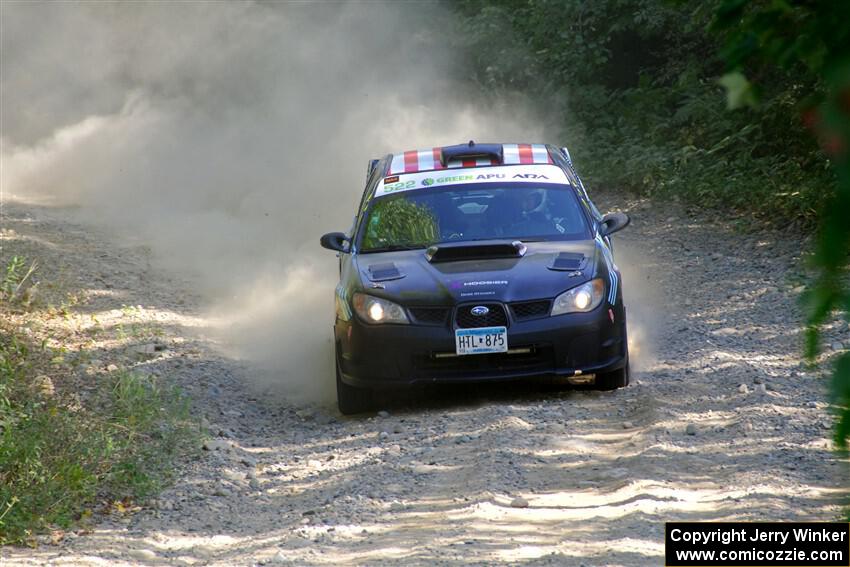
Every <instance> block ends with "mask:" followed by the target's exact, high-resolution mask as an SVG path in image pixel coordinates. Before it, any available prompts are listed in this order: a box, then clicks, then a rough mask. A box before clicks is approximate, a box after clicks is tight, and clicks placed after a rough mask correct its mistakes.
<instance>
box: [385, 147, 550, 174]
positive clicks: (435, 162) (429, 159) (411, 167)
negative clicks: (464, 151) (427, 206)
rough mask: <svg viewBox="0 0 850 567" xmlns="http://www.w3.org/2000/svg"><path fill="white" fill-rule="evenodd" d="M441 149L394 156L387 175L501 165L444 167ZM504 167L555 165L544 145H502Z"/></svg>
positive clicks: (476, 162) (474, 162) (472, 162)
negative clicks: (441, 161) (540, 164)
mask: <svg viewBox="0 0 850 567" xmlns="http://www.w3.org/2000/svg"><path fill="white" fill-rule="evenodd" d="M440 149H441V148H431V149H429V150H410V151H408V152H404V153H401V154H395V155H393V160H392V162H391V163H390V170H389V171H388V172H387V175H396V174H399V173H416V172H418V171H435V170H438V169H446V168H455V167H476V166H480V165H499V163H498V162H497V161H496V160H495V159H491V158H477V159H464V160H459V159H458V160H452V161H450V162H449V163H448V165H446V166H444V165H443V164H442V163H440ZM502 156H503V161H502V165H527V164H535V163H553V162H552V158H551V157H550V156H549V151H548V150H547V149H546V146H545V145H543V144H502Z"/></svg>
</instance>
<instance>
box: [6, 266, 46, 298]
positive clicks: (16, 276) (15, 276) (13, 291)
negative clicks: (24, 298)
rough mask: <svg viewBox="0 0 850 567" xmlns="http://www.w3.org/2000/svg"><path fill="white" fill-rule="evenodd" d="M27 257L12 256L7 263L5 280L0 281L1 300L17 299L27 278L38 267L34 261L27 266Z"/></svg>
mask: <svg viewBox="0 0 850 567" xmlns="http://www.w3.org/2000/svg"><path fill="white" fill-rule="evenodd" d="M26 266H27V259H26V258H24V257H23V256H12V258H11V259H10V260H9V261H8V262H7V263H6V269H5V273H4V274H3V280H2V282H0V300H5V301H12V300H14V299H17V298H18V297H19V295H20V293H21V290H22V288H23V286H24V285H25V284H26V283H27V280H29V279H30V277H31V276H32V275H33V274H34V273H35V271H36V270H37V269H38V263H37V262H35V261H33V262H32V263H30V265H29V267H28V268H27V267H26Z"/></svg>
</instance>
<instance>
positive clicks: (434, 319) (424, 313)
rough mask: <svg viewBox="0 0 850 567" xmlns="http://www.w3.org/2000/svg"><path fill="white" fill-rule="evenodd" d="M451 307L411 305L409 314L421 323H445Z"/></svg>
mask: <svg viewBox="0 0 850 567" xmlns="http://www.w3.org/2000/svg"><path fill="white" fill-rule="evenodd" d="M449 313H451V309H450V308H448V307H411V308H410V314H411V315H413V318H414V319H415V320H416V322H417V323H419V324H422V325H445V323H446V321H447V320H448V319H449Z"/></svg>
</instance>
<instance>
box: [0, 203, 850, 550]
mask: <svg viewBox="0 0 850 567" xmlns="http://www.w3.org/2000/svg"><path fill="white" fill-rule="evenodd" d="M605 197H606V198H605V199H603V201H606V202H607V203H608V204H613V203H617V204H618V205H620V206H621V207H622V208H623V209H624V210H628V211H630V212H631V213H632V217H633V223H632V226H631V227H629V228H627V229H626V230H625V231H623V233H621V235H618V236H617V237H616V249H615V254H616V255H617V258H618V263H619V264H620V267H621V268H622V269H623V272H624V278H623V279H624V283H623V285H624V289H625V292H626V294H627V306H628V308H629V316H630V335H631V338H632V339H633V342H634V345H633V356H634V372H633V374H632V384H631V386H629V387H628V388H625V389H622V390H619V391H615V392H593V391H559V390H556V389H553V388H551V387H544V386H537V385H529V384H520V385H497V386H487V385H485V386H482V385H476V386H466V387H460V388H441V389H438V390H434V391H427V392H425V395H416V396H410V397H408V398H399V399H396V400H394V402H393V403H389V402H388V404H387V406H386V407H385V408H384V409H383V410H382V411H380V412H378V413H376V414H371V415H366V416H362V417H353V418H344V417H342V416H340V415H339V414H338V413H337V412H336V411H335V410H334V409H333V408H327V407H304V406H296V405H292V404H287V403H285V402H283V403H281V402H279V401H273V400H271V399H269V398H268V397H266V396H263V395H261V394H259V393H257V392H254V391H253V390H252V389H251V388H249V387H247V386H246V384H248V383H250V380H249V378H250V376H251V373H252V372H253V369H252V367H251V365H250V364H248V363H245V362H237V361H234V360H232V359H229V358H227V357H225V356H223V355H221V354H219V351H218V350H217V347H216V345H215V344H213V342H212V341H211V340H208V339H206V338H204V336H203V333H204V321H203V317H202V307H203V299H202V298H200V297H196V296H194V295H193V294H192V293H189V292H188V291H187V290H189V289H191V287H190V285H189V284H188V283H187V282H182V281H180V280H178V279H175V278H174V277H172V276H169V275H167V274H162V273H158V272H156V271H155V270H154V269H152V268H151V267H150V263H149V262H148V258H147V256H146V255H147V252H146V251H145V249H144V247H140V246H132V245H126V244H121V245H116V244H114V242H115V239H114V238H113V237H112V236H111V235H109V234H106V233H100V232H97V231H96V230H95V229H92V228H90V227H82V226H79V225H77V224H74V223H73V222H70V221H68V220H66V218H65V217H64V216H63V214H62V212H61V211H56V210H54V211H50V210H47V209H39V208H36V207H31V206H26V207H25V206H22V205H12V206H9V207H7V210H6V212H5V213H4V214H5V215H6V216H5V219H4V224H5V226H4V230H5V231H6V239H7V240H10V239H11V240H13V241H17V242H18V245H20V246H24V247H26V246H29V247H31V248H32V250H31V251H30V252H31V253H39V254H41V255H48V256H49V255H50V254H54V255H60V254H61V258H62V261H63V262H64V265H66V266H67V270H68V272H66V273H69V274H71V277H75V278H79V281H78V283H79V284H80V285H81V286H82V287H84V288H88V289H90V290H100V291H92V292H90V293H89V294H88V296H87V298H86V301H84V302H83V303H82V304H81V306H80V308H79V309H77V311H75V313H76V314H75V317H80V318H81V319H80V321H83V318H84V317H86V316H89V314H92V313H101V314H107V315H108V314H111V316H113V317H114V318H115V321H120V320H123V319H122V318H126V317H128V315H127V313H126V309H125V310H124V311H122V310H121V307H120V305H122V304H127V305H139V306H141V310H139V309H136V310H135V311H134V312H133V313H132V316H133V317H136V318H138V320H139V321H140V322H145V321H147V322H148V323H150V324H154V323H156V324H158V325H160V327H159V328H161V329H164V335H162V336H160V337H159V338H158V339H157V342H155V343H154V344H152V346H150V347H148V346H146V345H147V344H148V343H145V344H143V345H135V346H137V347H139V346H141V347H142V348H141V350H140V349H138V348H137V349H135V350H134V351H132V352H127V353H126V355H121V356H124V358H120V356H119V357H118V359H117V360H114V361H113V360H110V359H108V358H106V355H105V356H104V360H102V361H97V362H99V363H101V364H103V365H106V364H107V363H111V364H118V365H129V364H132V365H135V367H137V368H140V369H143V370H146V371H150V372H156V373H158V374H160V375H162V376H164V377H168V378H169V379H172V380H175V381H176V382H177V383H179V384H180V385H181V386H182V387H183V388H185V389H186V390H187V391H188V392H189V393H190V394H191V395H192V397H193V398H194V404H195V411H196V414H197V415H198V416H199V418H200V419H201V420H202V421H203V422H204V424H205V426H206V427H207V429H208V431H209V437H208V439H207V440H206V441H205V442H204V444H203V447H202V449H201V450H200V451H199V457H197V458H196V459H195V460H191V461H189V462H186V463H183V464H181V468H180V471H179V474H178V480H177V482H176V483H175V484H174V485H173V486H171V487H170V488H168V489H167V490H166V491H165V492H163V493H162V494H161V495H160V496H159V497H158V498H157V499H156V500H155V501H153V502H151V503H149V504H148V505H147V506H143V507H142V509H141V510H140V511H138V512H136V513H132V514H127V513H124V514H119V513H117V512H116V513H114V514H112V515H107V516H103V517H101V518H100V519H99V520H98V522H97V523H96V524H95V525H93V526H92V528H91V529H90V530H87V531H82V532H80V533H66V534H62V536H61V537H52V538H44V539H43V540H42V545H40V546H39V547H38V548H36V549H21V548H5V549H3V550H0V563H3V564H4V565H41V564H54V565H83V564H85V565H89V564H92V565H122V564H136V565H139V564H144V565H326V564H333V565H348V564H352V565H354V564H368V565H411V564H413V565H456V564H462V565H492V564H495V563H500V562H518V563H520V564H525V565H579V564H584V565H602V564H604V565H658V564H660V563H662V562H663V559H662V555H663V551H664V550H663V533H664V522H665V521H673V520H693V521H696V520H715V521H721V520H722V521H737V520H748V521H758V520H778V521H784V520H833V519H836V518H838V517H839V516H840V514H841V513H842V510H841V506H842V502H843V499H844V498H845V497H846V487H847V486H848V477H847V466H846V463H845V462H844V461H842V460H840V459H839V458H837V457H836V455H835V454H834V453H833V452H832V446H831V442H830V435H831V431H830V426H831V422H830V416H829V413H828V407H827V401H826V391H825V383H826V382H825V380H824V378H823V377H822V376H821V373H820V371H813V370H810V369H808V368H807V367H806V366H805V365H804V364H803V363H802V361H801V358H800V352H801V342H802V334H801V333H802V319H801V315H800V313H799V309H798V300H799V296H800V293H801V291H802V283H803V281H805V278H806V272H805V270H806V267H805V262H804V260H803V258H802V256H801V254H802V251H803V250H805V248H806V243H805V242H804V241H802V239H801V238H800V237H799V236H796V235H793V234H783V233H781V232H757V233H744V232H741V231H740V230H738V229H737V228H736V227H735V226H734V224H733V223H731V222H720V221H715V220H712V219H711V218H710V216H709V215H708V214H707V213H704V212H700V211H689V210H687V209H686V208H685V207H681V206H678V205H676V204H670V205H665V206H663V207H662V206H660V205H658V204H657V203H653V202H649V201H646V200H641V199H634V198H632V199H629V200H628V201H627V202H624V200H623V198H622V197H618V196H614V195H606V196H605ZM9 231H14V233H10V232H9ZM10 234H13V236H9V235H10ZM7 244H9V243H8V242H7ZM57 247H58V249H59V250H58V251H57ZM51 250H52V252H51ZM57 257H59V256H57ZM42 264H43V265H44V264H47V263H46V262H42ZM107 291H108V292H109V293H107ZM99 317H100V315H99ZM101 323H103V318H102V317H101ZM81 324H82V323H81ZM156 344H160V345H162V346H161V348H159V349H157V347H156ZM826 345H827V351H828V352H827V353H826V354H824V360H826V359H828V357H829V356H833V355H834V354H835V352H840V351H843V350H844V349H846V348H848V345H850V333H848V329H847V326H846V325H844V324H842V323H839V322H836V323H835V324H833V325H832V326H831V327H830V328H829V329H828V331H827V337H826ZM121 352H124V351H121ZM110 356H112V357H113V358H115V357H116V356H118V355H117V354H116V353H115V350H114V349H113V351H111V354H110ZM329 378H330V377H329Z"/></svg>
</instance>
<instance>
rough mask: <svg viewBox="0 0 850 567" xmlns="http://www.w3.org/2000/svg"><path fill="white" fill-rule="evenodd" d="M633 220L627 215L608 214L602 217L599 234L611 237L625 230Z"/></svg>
mask: <svg viewBox="0 0 850 567" xmlns="http://www.w3.org/2000/svg"><path fill="white" fill-rule="evenodd" d="M630 222H632V219H630V218H629V215H627V214H626V213H608V214H607V215H605V216H604V217H602V223H601V224H600V225H599V234H600V235H602V236H609V235H611V234H614V233H615V232H617V231H619V230H623V229H624V228H626V227H627V226H629V223H630Z"/></svg>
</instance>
